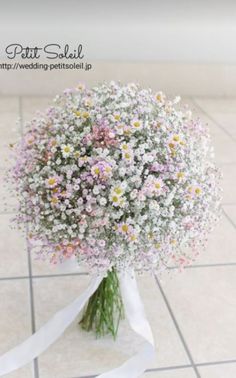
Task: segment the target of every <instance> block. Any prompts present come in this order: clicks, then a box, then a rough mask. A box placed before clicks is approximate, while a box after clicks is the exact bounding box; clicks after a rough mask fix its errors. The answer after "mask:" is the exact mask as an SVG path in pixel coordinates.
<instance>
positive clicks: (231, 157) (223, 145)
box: [187, 100, 236, 164]
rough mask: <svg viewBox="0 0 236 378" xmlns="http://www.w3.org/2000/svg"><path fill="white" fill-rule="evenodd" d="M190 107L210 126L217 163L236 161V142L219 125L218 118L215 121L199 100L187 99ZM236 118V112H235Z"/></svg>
mask: <svg viewBox="0 0 236 378" xmlns="http://www.w3.org/2000/svg"><path fill="white" fill-rule="evenodd" d="M187 103H189V106H190V108H191V109H192V110H193V114H194V115H195V117H199V118H200V119H201V120H202V122H203V123H205V125H206V126H207V127H208V128H209V131H210V135H211V138H212V145H213V147H214V151H215V160H216V162H217V163H221V164H229V163H236V154H235V150H236V142H235V141H234V140H233V139H232V137H230V136H229V135H227V130H226V132H225V131H224V130H223V129H222V128H220V127H219V125H218V124H217V120H215V122H214V118H211V115H210V114H209V116H208V115H207V114H206V113H205V112H204V108H202V109H201V107H199V105H198V102H195V101H192V102H191V100H190V101H187ZM235 119H236V113H235Z"/></svg>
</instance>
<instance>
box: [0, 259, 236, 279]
mask: <svg viewBox="0 0 236 378" xmlns="http://www.w3.org/2000/svg"><path fill="white" fill-rule="evenodd" d="M227 266H236V262H232V263H218V264H217V263H216V264H196V265H189V266H185V268H184V269H196V268H217V267H227ZM175 269H179V267H177V266H170V267H168V268H167V270H175ZM88 275H89V273H86V272H78V273H58V274H41V275H32V279H33V280H34V279H43V278H58V277H73V276H88ZM29 278H30V276H16V277H0V281H11V280H24V279H29Z"/></svg>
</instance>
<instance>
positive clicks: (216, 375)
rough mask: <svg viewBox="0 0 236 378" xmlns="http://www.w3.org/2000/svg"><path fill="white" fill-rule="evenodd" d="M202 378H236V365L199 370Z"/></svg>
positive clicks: (206, 367) (205, 367) (207, 367)
mask: <svg viewBox="0 0 236 378" xmlns="http://www.w3.org/2000/svg"><path fill="white" fill-rule="evenodd" d="M199 372H200V374H201V377H202V378H235V377H236V364H233V363H232V364H222V365H214V366H204V367H201V368H199Z"/></svg>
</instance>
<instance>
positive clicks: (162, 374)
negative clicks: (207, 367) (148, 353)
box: [142, 368, 196, 378]
mask: <svg viewBox="0 0 236 378" xmlns="http://www.w3.org/2000/svg"><path fill="white" fill-rule="evenodd" d="M142 377H143V378H196V374H195V373H194V371H193V369H191V368H186V369H175V370H164V371H154V372H147V373H145V374H143V375H142Z"/></svg>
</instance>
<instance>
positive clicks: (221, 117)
mask: <svg viewBox="0 0 236 378" xmlns="http://www.w3.org/2000/svg"><path fill="white" fill-rule="evenodd" d="M235 109H236V107H235ZM211 116H212V118H213V119H214V120H216V122H218V123H219V124H220V125H221V127H223V128H224V129H225V130H226V131H227V132H228V133H229V134H230V135H232V137H234V139H235V137H236V110H235V112H234V113H232V112H229V113H219V112H218V111H217V110H215V111H213V112H212V113H211Z"/></svg>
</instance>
